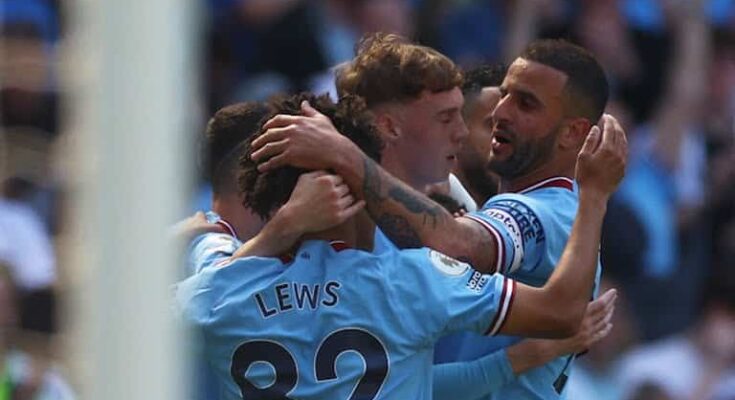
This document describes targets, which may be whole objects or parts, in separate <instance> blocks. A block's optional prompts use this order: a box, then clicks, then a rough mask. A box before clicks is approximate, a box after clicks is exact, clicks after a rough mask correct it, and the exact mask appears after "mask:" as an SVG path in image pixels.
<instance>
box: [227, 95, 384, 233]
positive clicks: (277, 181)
mask: <svg viewBox="0 0 735 400" xmlns="http://www.w3.org/2000/svg"><path fill="white" fill-rule="evenodd" d="M304 100H306V101H308V102H309V104H310V105H311V106H312V107H313V108H315V109H316V110H317V111H319V112H321V113H322V114H324V115H326V116H327V117H329V119H330V120H331V121H332V124H334V127H335V128H336V129H337V131H338V132H340V133H341V134H343V135H344V136H346V137H348V138H349V139H350V140H352V141H353V142H354V143H355V144H356V145H357V146H358V147H359V148H360V149H362V151H363V152H364V153H365V154H366V155H367V156H368V157H370V158H372V159H373V160H376V161H378V162H379V161H380V154H381V151H382V147H383V144H382V142H381V140H380V137H379V136H378V134H377V132H376V130H375V127H374V125H373V123H372V114H370V113H369V112H368V111H367V108H366V106H365V103H364V101H363V100H362V99H361V98H359V97H356V96H346V97H343V98H342V99H341V100H340V101H339V103H337V104H335V103H334V102H332V100H331V99H330V98H329V95H326V94H325V95H321V96H315V95H313V94H310V93H302V94H298V95H293V96H289V97H285V98H278V99H274V100H271V101H270V102H269V103H268V109H269V112H268V115H267V116H266V119H268V118H270V117H272V116H275V115H276V114H288V115H300V114H301V103H302V102H303V101H304ZM264 120H265V119H264ZM263 133H264V132H262V131H259V132H258V133H256V134H254V135H253V136H252V137H250V139H248V141H247V142H246V147H247V151H246V152H245V153H242V155H241V156H240V159H239V167H240V168H239V169H240V173H239V178H238V183H239V188H240V191H241V192H242V193H243V195H244V199H243V204H244V205H245V206H246V207H248V208H250V209H251V210H253V212H255V213H256V214H258V215H259V216H260V217H261V218H263V219H268V218H270V217H271V216H272V215H273V213H274V212H275V211H276V210H277V209H278V208H279V207H280V206H282V205H283V204H285V203H286V201H288V198H289V197H290V196H291V192H293V189H294V187H295V186H296V182H297V181H298V179H299V176H300V175H301V174H302V173H304V172H306V171H305V170H303V169H299V168H294V167H282V168H278V169H275V170H272V171H268V172H264V173H261V172H260V171H258V168H257V164H256V163H255V162H253V160H252V159H251V158H250V155H251V154H252V149H251V148H250V143H252V141H253V140H255V139H256V138H258V137H260V135H262V134H263ZM325 151H329V149H325Z"/></svg>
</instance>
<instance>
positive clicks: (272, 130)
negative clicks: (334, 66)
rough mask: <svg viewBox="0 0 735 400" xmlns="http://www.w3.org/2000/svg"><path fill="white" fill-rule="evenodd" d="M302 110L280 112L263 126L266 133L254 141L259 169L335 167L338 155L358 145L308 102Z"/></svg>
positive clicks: (254, 157)
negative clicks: (288, 112) (299, 112)
mask: <svg viewBox="0 0 735 400" xmlns="http://www.w3.org/2000/svg"><path fill="white" fill-rule="evenodd" d="M301 111H302V115H283V114H280V115H276V116H275V117H273V118H271V119H270V120H268V121H267V122H266V123H265V124H264V125H263V129H264V130H265V132H264V133H263V134H262V135H261V136H260V137H258V138H257V139H255V140H253V142H252V144H251V147H252V151H253V152H252V154H251V158H252V160H253V161H255V162H257V163H259V164H258V170H259V171H261V172H265V171H269V170H272V169H275V168H278V167H282V166H285V165H290V166H293V167H298V168H304V169H310V170H318V169H330V168H335V167H336V164H337V163H338V162H337V159H336V157H339V156H340V155H341V154H343V153H344V152H345V151H349V147H351V146H352V147H354V144H353V143H352V142H351V141H350V140H349V139H347V138H346V137H344V136H343V135H342V134H340V133H339V132H338V131H337V129H336V128H335V127H334V125H333V124H332V121H330V120H329V118H328V117H327V116H326V115H324V114H322V113H320V112H319V111H317V110H315V109H314V108H312V107H311V105H309V103H308V102H307V101H304V102H303V103H301Z"/></svg>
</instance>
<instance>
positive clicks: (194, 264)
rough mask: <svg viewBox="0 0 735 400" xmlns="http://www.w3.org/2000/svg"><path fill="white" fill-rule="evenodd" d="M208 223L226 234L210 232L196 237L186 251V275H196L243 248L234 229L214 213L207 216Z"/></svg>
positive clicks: (210, 212) (208, 213)
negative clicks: (216, 226) (216, 225)
mask: <svg viewBox="0 0 735 400" xmlns="http://www.w3.org/2000/svg"><path fill="white" fill-rule="evenodd" d="M205 216H206V218H207V222H209V223H210V224H218V225H220V226H221V227H222V228H223V229H224V230H225V231H226V233H219V232H208V233H205V234H202V235H199V236H197V237H195V238H194V239H193V240H192V241H191V243H190V244H189V247H188V249H187V251H186V254H187V260H186V275H187V276H189V275H192V274H196V273H199V272H201V271H202V269H204V268H206V267H209V266H211V265H212V262H213V261H214V260H218V259H219V258H221V257H224V258H228V257H230V256H231V255H233V254H234V253H235V251H236V250H237V249H238V248H240V246H242V242H241V241H240V240H239V239H238V238H237V235H236V233H235V230H234V228H232V225H230V224H229V223H228V222H227V221H225V220H224V219H222V218H221V217H220V216H219V215H218V214H217V213H215V212H214V211H209V212H207V213H206V214H205Z"/></svg>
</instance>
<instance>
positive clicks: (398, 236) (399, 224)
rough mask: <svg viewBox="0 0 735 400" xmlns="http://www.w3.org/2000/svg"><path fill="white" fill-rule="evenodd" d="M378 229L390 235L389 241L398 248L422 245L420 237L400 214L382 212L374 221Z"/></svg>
mask: <svg viewBox="0 0 735 400" xmlns="http://www.w3.org/2000/svg"><path fill="white" fill-rule="evenodd" d="M375 223H376V224H378V226H380V229H382V230H383V232H384V233H385V234H386V235H388V237H390V239H391V241H392V242H393V243H394V244H395V245H396V246H397V247H398V248H400V249H411V248H417V247H421V246H423V243H421V238H420V237H419V234H418V233H416V231H415V230H414V229H413V228H411V224H409V223H408V221H407V220H406V219H405V218H403V217H401V216H400V215H392V214H387V213H385V214H383V215H380V216H379V217H378V218H377V220H376V221H375Z"/></svg>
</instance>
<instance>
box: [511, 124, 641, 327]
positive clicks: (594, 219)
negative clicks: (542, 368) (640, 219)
mask: <svg viewBox="0 0 735 400" xmlns="http://www.w3.org/2000/svg"><path fill="white" fill-rule="evenodd" d="M608 122H610V123H609V124H606V125H605V128H604V132H602V133H601V132H600V129H599V128H598V127H594V128H593V129H592V131H591V132H590V134H589V136H588V138H587V141H586V142H585V144H584V147H583V148H582V151H581V152H580V154H579V158H578V160H577V181H578V183H579V188H580V189H579V199H580V200H579V209H578V211H577V218H576V220H575V222H574V226H573V228H572V233H571V236H570V238H569V241H568V242H567V245H566V247H565V248H564V253H563V254H562V257H561V259H560V261H559V263H558V264H557V266H556V269H555V270H554V273H553V274H552V275H551V277H550V278H549V280H548V282H547V283H546V285H544V286H543V287H542V288H540V289H539V288H533V287H530V286H525V285H522V284H518V285H517V287H516V290H515V291H514V293H513V295H514V296H513V297H514V300H513V303H512V308H511V309H510V314H509V315H508V317H507V320H506V323H505V325H504V326H503V327H502V329H501V332H503V333H507V334H519V335H525V336H539V337H559V336H562V337H565V336H571V335H573V334H575V333H576V332H577V330H578V329H579V326H580V322H581V320H582V316H583V314H584V310H585V307H586V305H587V301H588V299H589V297H590V295H591V293H592V285H593V282H594V277H595V271H596V266H597V256H598V249H599V245H600V229H601V225H602V219H603V217H604V216H605V211H606V209H607V200H608V198H609V197H610V195H611V194H612V193H613V192H614V191H615V189H616V188H617V185H618V184H619V183H620V180H621V179H622V177H623V175H624V171H625V161H626V158H627V142H626V139H625V134H624V133H623V131H622V129H619V127H615V126H613V125H615V124H617V121H614V120H612V121H608Z"/></svg>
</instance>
